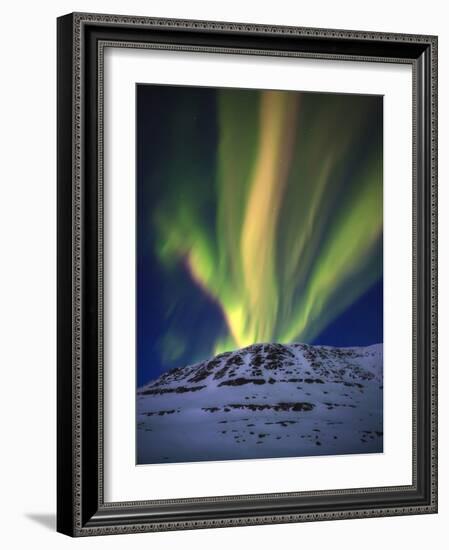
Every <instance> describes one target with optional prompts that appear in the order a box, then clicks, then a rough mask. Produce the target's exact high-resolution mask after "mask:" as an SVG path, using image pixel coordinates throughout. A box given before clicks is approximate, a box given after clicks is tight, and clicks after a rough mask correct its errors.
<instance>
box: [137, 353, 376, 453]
mask: <svg viewBox="0 0 449 550" xmlns="http://www.w3.org/2000/svg"><path fill="white" fill-rule="evenodd" d="M382 365H383V346H382V344H376V345H373V346H368V347H354V348H335V347H328V346H311V345H306V344H288V345H281V344H254V345H252V346H249V347H247V348H244V349H241V350H238V351H234V352H227V353H222V354H220V355H217V356H216V357H214V358H213V359H210V360H208V361H203V362H201V363H198V364H196V365H192V366H187V367H183V368H177V369H172V370H170V371H168V372H166V373H165V374H163V375H162V376H160V377H159V378H158V379H157V380H154V381H152V382H150V383H149V384H147V385H145V386H143V387H141V388H139V389H138V390H137V463H138V464H153V463H170V462H191V461H202V460H230V459H247V458H275V457H291V456H310V455H334V454H348V453H373V452H382V451H383V401H382V396H383V376H382Z"/></svg>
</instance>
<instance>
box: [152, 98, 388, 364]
mask: <svg viewBox="0 0 449 550" xmlns="http://www.w3.org/2000/svg"><path fill="white" fill-rule="evenodd" d="M216 94H217V105H216V113H217V120H216V121H215V123H216V126H217V143H216V146H215V158H212V159H208V160H207V162H206V161H205V159H204V150H203V149H201V147H198V146H197V144H196V141H197V140H195V132H196V131H197V130H196V127H195V117H194V116H192V113H194V112H195V109H197V108H199V106H198V105H188V106H186V105H183V104H182V102H181V105H180V106H179V109H176V112H174V113H173V114H172V117H173V118H172V123H173V140H172V143H173V150H172V151H171V153H172V158H173V159H174V161H173V163H172V166H170V167H169V168H168V169H167V173H166V174H165V177H166V187H165V189H166V192H164V195H163V198H162V199H161V200H160V201H159V202H158V204H157V208H156V209H155V210H154V211H153V213H152V223H153V224H154V225H153V228H155V230H156V234H157V238H156V240H155V242H156V246H157V250H156V254H157V257H158V258H159V259H160V261H161V262H162V264H163V266H164V269H166V270H167V273H170V272H171V271H173V270H176V269H179V266H180V262H183V264H184V265H187V267H188V270H189V273H190V275H191V277H192V279H193V280H194V281H195V282H196V284H197V285H199V286H200V287H201V288H202V289H203V290H204V291H205V292H207V293H208V295H209V296H211V297H212V298H213V299H214V301H215V302H216V303H217V304H218V305H219V307H220V309H221V311H222V313H223V317H224V319H225V320H226V327H227V333H226V334H221V335H219V336H217V339H216V341H215V342H214V343H213V349H210V350H209V353H210V354H215V353H219V352H222V351H226V350H231V349H236V348H241V347H244V346H247V345H249V344H253V343H256V342H268V341H269V342H280V343H288V342H293V341H296V342H308V341H311V340H313V338H314V337H316V336H317V335H318V334H319V333H320V331H322V330H323V329H324V328H325V327H326V326H327V325H328V324H329V323H330V322H331V321H332V320H334V319H335V318H336V316H338V315H339V314H340V313H341V312H342V311H344V309H345V308H347V307H348V306H349V305H351V304H352V303H353V302H354V301H355V300H357V299H358V298H359V297H360V296H361V295H362V294H363V293H364V292H365V291H366V290H368V289H369V288H370V286H372V285H373V284H374V283H375V282H376V281H377V280H378V279H379V278H380V277H381V276H382V227H383V216H382V202H383V198H382V170H383V168H382V124H381V113H382V101H381V98H373V97H371V98H370V97H366V96H353V95H351V96H345V95H340V94H315V93H300V92H276V91H256V90H223V89H222V90H217V92H216ZM211 162H212V163H213V165H212V168H213V169H212V170H210V169H209V170H208V167H207V166H205V165H206V164H207V163H209V165H210V163H211ZM209 168H210V166H209ZM211 173H212V175H211ZM173 300H176V296H173ZM174 340H176V338H175V337H170V338H168V339H167V342H166V345H167V346H169V347H171V349H172V351H174V350H173V346H174V344H175V342H174ZM177 345H178V347H179V349H180V350H182V349H183V345H182V343H179V342H178V344H177ZM181 352H182V351H180V353H181ZM172 355H173V354H172ZM175 355H176V354H175Z"/></svg>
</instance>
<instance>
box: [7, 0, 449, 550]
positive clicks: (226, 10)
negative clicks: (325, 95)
mask: <svg viewBox="0 0 449 550" xmlns="http://www.w3.org/2000/svg"><path fill="white" fill-rule="evenodd" d="M256 5H257V7H256ZM74 10H78V11H98V12H101V11H103V12H112V13H129V14H139V15H154V16H164V17H179V18H183V17H185V18H200V19H221V20H229V21H232V20H234V21H244V22H245V21H249V22H259V23H267V24H269V23H277V24H290V25H307V26H319V27H336V28H352V29H363V30H379V31H399V32H411V33H431V34H439V35H440V60H441V61H440V75H439V76H440V98H441V104H440V136H439V137H440V152H441V160H440V182H441V185H440V218H441V221H440V243H441V245H440V281H441V288H440V312H441V314H440V341H441V348H444V344H445V337H446V335H447V333H448V328H449V299H448V286H447V283H443V282H444V281H445V280H448V279H449V269H448V268H449V261H448V249H449V247H448V246H447V245H445V246H443V245H444V244H445V241H446V240H447V236H448V229H449V221H448V218H449V216H448V215H447V208H449V197H448V186H447V185H445V182H447V181H448V178H449V173H448V167H449V164H448V160H447V155H446V154H445V152H446V151H447V150H448V147H449V134H448V127H447V120H448V106H447V102H443V98H447V97H448V96H449V80H448V76H449V69H448V67H449V65H448V62H447V59H448V55H449V40H448V39H449V31H448V30H447V14H446V13H445V8H444V2H443V1H441V2H432V3H427V4H423V2H422V1H415V0H410V1H408V2H404V3H403V4H401V3H399V2H398V3H396V4H395V3H393V2H391V0H386V1H385V0H377V1H376V2H375V4H370V3H368V4H366V3H365V4H363V3H362V4H361V3H360V2H358V1H349V0H340V1H339V2H333V1H332V0H326V1H322V2H319V3H318V2H315V3H299V2H287V1H282V0H277V1H276V2H272V1H270V2H265V1H259V2H257V4H256V3H255V2H254V0H246V1H244V0H226V1H223V2H210V1H208V0H206V1H200V0H198V1H195V0H187V1H184V2H182V1H174V0H165V2H162V1H157V0H154V1H152V2H144V1H133V0H127V1H126V2H123V1H122V2H119V1H115V0H108V2H105V1H103V2H101V1H95V0H91V1H90V2H84V3H82V2H73V1H72V2H68V1H65V0H61V1H59V2H53V3H50V2H47V3H45V4H44V3H42V2H39V3H34V2H33V3H32V2H20V3H19V2H15V3H9V4H7V5H5V6H3V11H2V16H3V17H2V22H3V25H2V33H1V35H0V40H1V52H2V86H1V87H0V93H1V96H2V97H1V99H2V100H1V102H0V109H1V118H0V121H1V124H0V128H1V136H2V137H1V139H2V144H1V145H2V147H1V151H2V160H1V162H0V168H1V171H2V174H1V178H0V182H1V200H0V209H1V211H0V238H1V252H2V266H1V270H0V278H1V283H2V284H1V286H0V289H1V290H0V292H1V299H0V304H1V306H0V307H1V331H0V334H1V335H2V342H1V348H0V350H1V367H2V371H1V373H2V379H1V381H2V384H1V397H0V407H1V411H0V418H1V422H2V426H1V428H2V431H1V441H2V452H1V462H2V463H1V467H0V476H1V477H0V483H1V484H0V487H1V496H0V506H1V511H0V513H1V516H0V517H1V520H2V521H1V525H2V527H1V532H0V540H1V542H2V545H3V546H4V547H6V548H26V547H27V546H31V545H32V546H33V547H37V548H41V547H42V548H50V549H51V548H58V549H59V548H62V549H64V548H67V547H72V546H74V545H78V547H80V546H81V547H83V548H121V547H122V546H123V545H126V546H127V547H129V548H148V547H151V548H152V549H159V548H164V549H165V548H178V547H182V548H183V549H190V548H192V549H193V548H195V549H202V548H204V549H205V548H210V547H211V545H213V546H214V547H216V548H229V547H232V546H233V547H236V548H245V547H246V546H249V545H251V547H257V548H261V549H264V548H267V549H268V548H273V547H276V546H279V545H280V544H286V545H295V546H298V547H299V546H302V547H304V546H308V547H312V545H313V548H318V549H320V548H327V547H329V546H332V548H336V549H338V548H342V549H343V548H344V549H345V550H351V549H356V548H357V549H358V548H360V546H361V545H363V547H364V549H370V548H373V549H376V550H377V549H378V548H379V547H385V548H391V547H394V546H396V545H397V544H398V543H399V544H400V545H401V547H404V548H410V549H415V548H416V549H418V548H422V547H424V546H428V545H432V544H433V545H435V546H434V547H435V548H443V547H444V544H447V541H445V543H443V536H444V535H447V522H448V520H449V501H448V500H449V482H448V480H449V473H448V468H447V467H446V465H447V464H448V459H449V444H448V441H449V439H448V438H449V436H448V433H449V430H448V429H447V426H445V422H446V419H447V418H449V414H448V413H449V404H448V401H447V400H445V399H440V401H441V404H440V419H441V420H440V423H441V430H440V431H441V434H440V464H441V467H440V513H439V515H432V516H410V517H397V518H375V519H369V520H348V521H338V522H326V523H309V524H299V525H283V526H265V527H245V528H233V529H221V530H207V531H196V532H195V531H189V532H182V533H157V534H151V535H149V534H143V535H132V536H120V537H108V538H93V539H84V540H71V539H69V538H66V537H64V536H62V535H59V534H56V533H54V511H55V491H56V485H55V431H56V429H55V428H56V416H55V410H56V399H55V384H56V376H55V333H56V317H55V310H56V301H55V282H56V281H55V271H56V263H55V225H56V216H55V213H56V193H55V171H56V170H55V167H56V156H55V151H56V143H55V124H56V116H55V110H56V103H55V98H56V86H55V78H56V75H55V61H56V27H55V18H56V17H57V16H58V15H61V14H64V13H67V12H70V11H74ZM448 359H449V357H448V353H447V351H446V350H445V349H442V350H441V353H440V395H441V396H444V395H445V394H446V392H447V390H448V389H449V388H448V384H449V375H448V371H447V363H448Z"/></svg>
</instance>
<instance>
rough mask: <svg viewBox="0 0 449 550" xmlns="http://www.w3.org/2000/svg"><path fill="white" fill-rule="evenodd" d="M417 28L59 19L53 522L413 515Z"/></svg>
mask: <svg viewBox="0 0 449 550" xmlns="http://www.w3.org/2000/svg"><path fill="white" fill-rule="evenodd" d="M436 189H437V38H436V37H434V36H423V35H413V36H412V35H401V34H383V33H373V32H362V31H340V30H328V29H310V28H294V27H271V26H263V25H252V24H238V23H219V22H204V21H181V20H170V19H153V18H147V17H127V16H113V15H96V14H79V13H77V14H70V15H66V16H64V17H61V18H59V19H58V530H59V531H60V532H62V533H65V534H68V535H71V536H87V535H101V534H116V533H131V532H142V531H160V530H173V529H193V528H209V527H221V526H238V525H257V524H264V523H283V522H301V521H311V520H330V519H339V518H363V517H372V516H389V515H399V514H418V513H432V512H436V511H437V485H436V479H437V432H436V425H437V413H436V400H437V396H436V392H437V373H436V357H437V318H436V315H437V301H436V293H437V280H436V258H437V243H436V238H437V236H436V211H437V210H436V193H437V191H436Z"/></svg>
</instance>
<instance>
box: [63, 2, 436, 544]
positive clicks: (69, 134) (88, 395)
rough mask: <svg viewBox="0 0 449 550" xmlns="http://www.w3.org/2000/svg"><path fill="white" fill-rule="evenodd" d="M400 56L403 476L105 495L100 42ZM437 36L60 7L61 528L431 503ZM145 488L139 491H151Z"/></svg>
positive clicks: (180, 525) (243, 520)
mask: <svg viewBox="0 0 449 550" xmlns="http://www.w3.org/2000/svg"><path fill="white" fill-rule="evenodd" d="M108 45H109V46H111V45H114V46H116V47H150V48H163V49H178V50H190V51H192V50H193V51H209V52H210V51H214V52H221V53H223V54H239V53H240V54H241V53H246V54H251V55H274V56H302V57H314V58H325V59H343V60H344V59H349V60H358V61H366V62H372V61H378V62H379V61H380V62H385V63H389V62H394V63H408V64H411V65H412V68H413V140H414V143H413V193H414V205H413V233H414V234H413V252H414V253H413V266H411V267H412V268H413V306H414V309H413V329H414V330H413V332H414V335H413V396H412V399H413V457H414V458H413V483H412V485H410V486H400V487H399V486H398V487H374V488H368V489H347V490H339V491H316V492H307V493H305V492H304V493H282V494H263V495H238V496H231V497H206V498H197V499H175V500H169V501H168V500H166V501H154V500H153V501H151V500H148V501H141V502H119V503H105V502H104V499H103V476H102V464H103V447H102V442H103V436H102V433H103V432H102V421H103V408H102V403H103V358H102V322H103V320H102V314H103V303H102V289H103V266H102V245H103V226H102V217H103V210H102V208H103V174H102V150H103V149H102V146H103V141H102V130H103V121H102V93H103V48H104V47H105V46H108ZM436 201H437V38H436V37H435V36H423V35H404V34H384V33H373V32H361V31H342V30H329V29H311V28H297V27H272V26H265V25H252V24H244V23H221V22H205V21H181V20H173V19H153V18H147V17H128V16H114V15H100V14H98V15H96V14H83V13H76V14H69V15H66V16H63V17H60V18H59V19H58V426H57V428H58V504H57V508H58V509H57V517H58V519H57V529H58V531H60V532H62V533H65V534H67V535H71V536H87V535H103V534H115V533H131V532H142V531H162V530H174V529H195V528H210V527H223V526H238V525H257V524H264V523H282V522H300V521H311V520H328V519H338V518H361V517H373V516H390V515H401V514H418V513H435V512H436V511H437V372H436V369H437V364H436V362H437V299H436V295H437V271H436V262H437V225H436V224H437V202H436ZM150 496H151V495H149V497H150Z"/></svg>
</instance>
